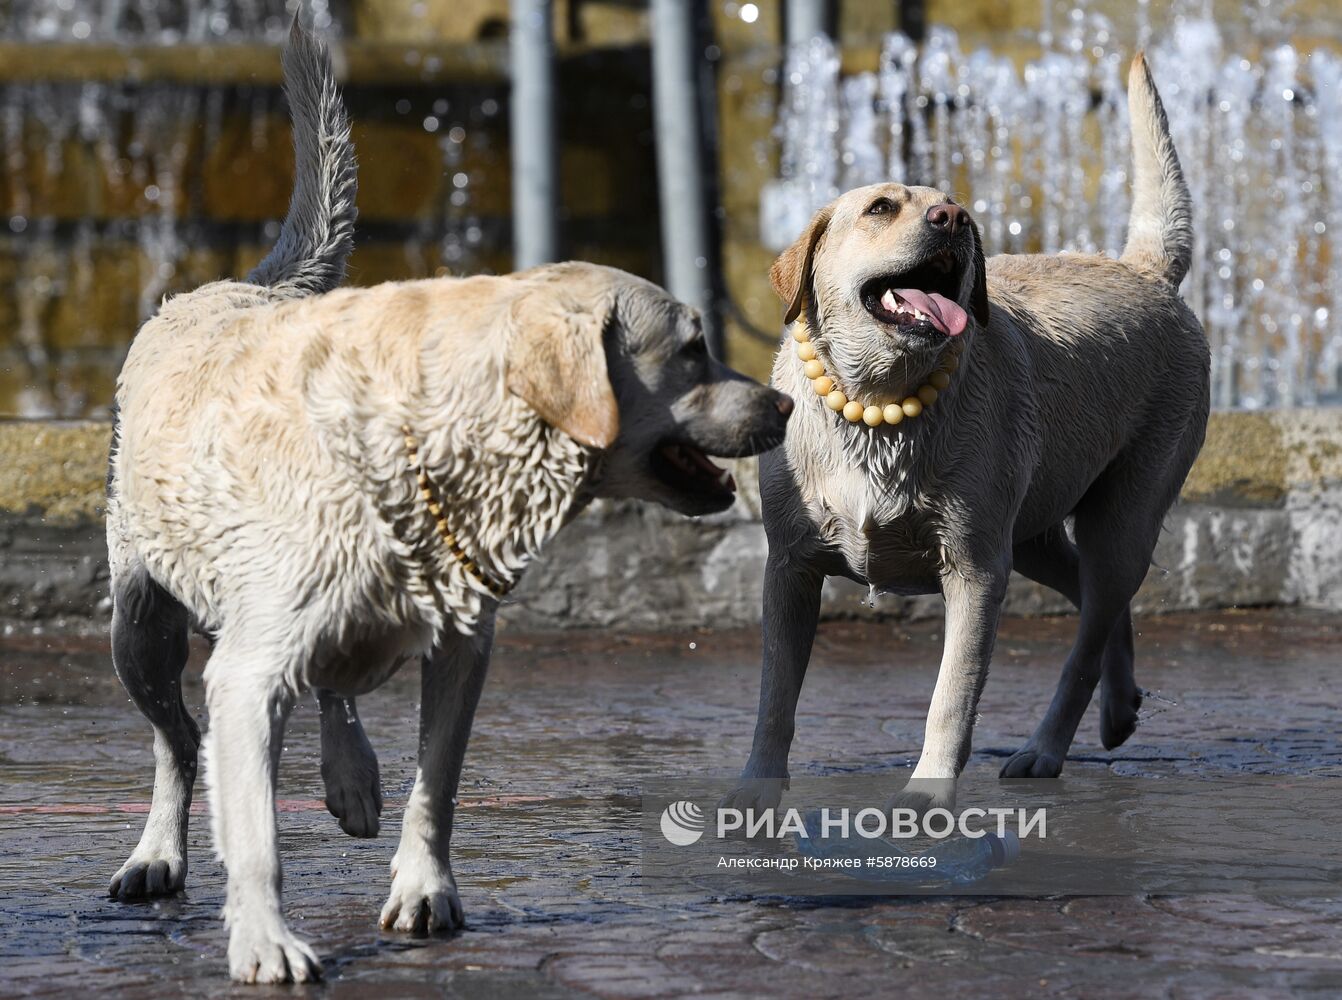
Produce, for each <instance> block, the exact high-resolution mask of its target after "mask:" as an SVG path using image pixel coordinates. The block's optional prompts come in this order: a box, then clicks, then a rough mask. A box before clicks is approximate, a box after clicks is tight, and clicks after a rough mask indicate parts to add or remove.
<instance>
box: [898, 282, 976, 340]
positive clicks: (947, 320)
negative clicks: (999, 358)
mask: <svg viewBox="0 0 1342 1000" xmlns="http://www.w3.org/2000/svg"><path fill="white" fill-rule="evenodd" d="M894 291H895V294H896V295H898V296H899V298H900V299H901V300H902V301H903V302H905V303H906V304H907V305H911V306H913V308H915V309H917V310H918V311H919V312H921V313H924V314H925V315H926V316H927V318H928V319H930V320H931V321H932V325H933V326H935V327H936V328H937V329H938V330H940V331H941V332H942V333H945V334H948V335H949V336H952V337H957V336H959V335H960V334H962V333H964V332H965V327H966V326H968V325H969V316H968V315H966V313H965V311H964V310H963V309H961V308H960V307H959V306H958V305H956V304H955V303H954V302H952V301H951V300H950V299H948V298H946V296H944V295H938V294H937V293H936V292H932V293H931V294H930V295H929V294H928V293H927V292H924V291H920V290H919V289H917V288H896V289H895V290H894Z"/></svg>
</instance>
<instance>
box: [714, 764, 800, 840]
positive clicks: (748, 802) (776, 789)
mask: <svg viewBox="0 0 1342 1000" xmlns="http://www.w3.org/2000/svg"><path fill="white" fill-rule="evenodd" d="M787 784H788V782H787V779H786V778H742V779H741V783H740V784H739V785H737V786H736V787H735V788H733V789H732V790H731V791H730V792H728V793H727V794H726V795H724V796H723V797H722V799H721V800H720V801H719V802H718V808H719V809H736V810H739V811H740V813H741V815H742V816H743V817H746V818H747V819H749V817H750V816H751V814H753V815H754V816H756V817H760V816H763V815H764V814H765V813H770V812H774V811H776V810H777V809H778V806H779V804H780V803H781V802H782V801H783V792H784V790H786V788H787ZM745 829H746V825H745V824H744V823H743V824H742V826H741V827H740V830H741V832H740V833H738V834H737V836H739V837H744V836H745V833H744V831H745Z"/></svg>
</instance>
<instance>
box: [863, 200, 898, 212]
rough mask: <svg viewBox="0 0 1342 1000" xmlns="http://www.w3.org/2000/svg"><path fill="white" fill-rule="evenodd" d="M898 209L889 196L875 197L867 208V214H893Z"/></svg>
mask: <svg viewBox="0 0 1342 1000" xmlns="http://www.w3.org/2000/svg"><path fill="white" fill-rule="evenodd" d="M898 210H899V209H898V207H897V206H896V205H895V203H894V202H893V201H891V200H890V199H889V198H877V199H876V200H875V201H873V202H872V203H871V207H870V208H868V209H867V214H868V215H887V214H894V213H895V212H897V211H898Z"/></svg>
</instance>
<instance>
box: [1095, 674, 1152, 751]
mask: <svg viewBox="0 0 1342 1000" xmlns="http://www.w3.org/2000/svg"><path fill="white" fill-rule="evenodd" d="M1141 707H1142V692H1141V690H1140V689H1139V688H1137V687H1136V686H1133V687H1132V688H1131V689H1130V690H1128V691H1122V692H1115V693H1113V694H1110V693H1109V692H1108V691H1107V690H1105V691H1101V692H1100V743H1101V745H1102V746H1103V747H1104V748H1105V749H1106V750H1117V749H1118V748H1119V747H1121V746H1122V745H1123V744H1124V743H1126V742H1127V739H1128V737H1129V736H1131V735H1132V734H1133V733H1134V732H1135V731H1136V730H1137V711H1138V709H1140V708H1141Z"/></svg>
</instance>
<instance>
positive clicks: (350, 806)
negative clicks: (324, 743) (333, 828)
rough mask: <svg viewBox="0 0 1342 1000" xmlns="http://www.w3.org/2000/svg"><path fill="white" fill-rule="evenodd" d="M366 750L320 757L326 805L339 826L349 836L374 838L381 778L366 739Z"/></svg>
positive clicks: (380, 808)
mask: <svg viewBox="0 0 1342 1000" xmlns="http://www.w3.org/2000/svg"><path fill="white" fill-rule="evenodd" d="M363 746H364V747H365V748H366V749H367V753H366V754H363V753H358V754H354V753H351V752H349V751H346V752H345V753H344V754H340V755H338V756H335V757H333V758H330V759H326V758H324V759H323V760H322V780H323V781H324V782H325V783H326V808H327V810H328V811H329V812H330V813H331V815H332V816H334V817H335V818H336V819H338V820H339V821H340V829H342V830H344V831H345V832H346V833H347V834H349V835H350V836H351V837H365V838H366V837H376V836H377V831H378V817H379V816H381V815H382V781H381V778H380V777H379V776H378V766H377V757H376V755H375V754H374V753H373V748H372V747H371V746H369V745H368V742H367V741H366V740H365V741H363Z"/></svg>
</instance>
